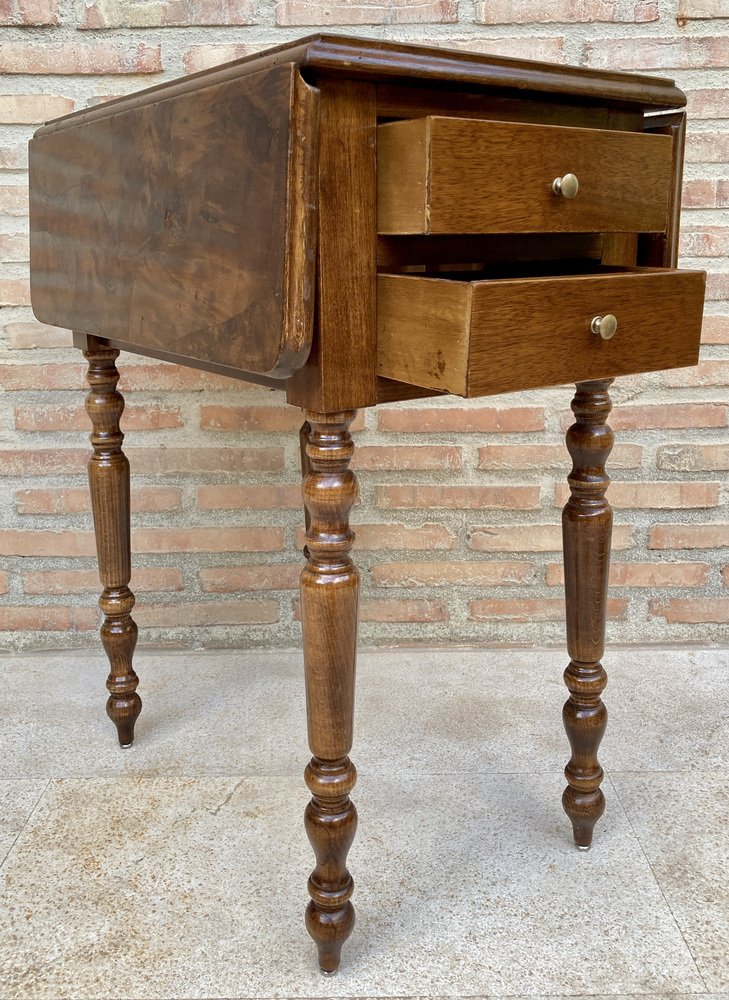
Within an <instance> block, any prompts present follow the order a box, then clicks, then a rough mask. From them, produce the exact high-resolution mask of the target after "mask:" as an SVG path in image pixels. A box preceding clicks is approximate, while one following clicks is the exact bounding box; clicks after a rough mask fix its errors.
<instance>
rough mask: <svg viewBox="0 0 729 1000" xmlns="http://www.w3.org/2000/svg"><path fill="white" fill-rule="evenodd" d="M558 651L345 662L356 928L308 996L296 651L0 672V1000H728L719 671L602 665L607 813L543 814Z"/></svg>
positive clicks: (724, 687) (726, 655)
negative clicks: (109, 709)
mask: <svg viewBox="0 0 729 1000" xmlns="http://www.w3.org/2000/svg"><path fill="white" fill-rule="evenodd" d="M565 662H566V660H565V656H564V654H563V653H561V652H555V651H544V650H529V651H525V650H488V651H482V650H480V651H474V650H460V649H459V650H426V649H417V650H378V651H374V652H365V653H362V654H361V656H360V667H359V680H358V704H357V735H356V742H355V749H354V751H353V754H352V756H353V759H354V761H355V763H356V764H357V767H358V769H359V774H360V778H359V782H358V785H357V788H356V794H355V801H356V804H357V807H358V810H359V815H360V825H359V832H358V835H357V838H356V840H355V845H354V847H353V849H352V851H351V853H350V867H351V869H352V871H353V873H354V876H355V881H356V890H355V904H356V907H357V927H356V928H355V931H354V934H353V936H352V938H351V939H350V941H349V942H348V944H347V945H346V946H345V951H344V958H343V964H342V968H341V970H340V973H339V975H338V976H336V977H334V978H332V979H324V978H323V977H322V976H320V974H319V972H318V970H317V966H316V961H315V952H314V947H313V945H312V944H311V942H310V941H309V938H308V936H307V934H306V932H305V930H304V927H303V920H302V911H303V906H304V902H305V900H306V892H305V882H306V877H307V875H308V872H309V870H310V868H311V864H312V858H311V852H310V849H309V846H308V842H307V841H306V837H305V835H304V832H303V827H302V819H301V817H302V813H303V808H304V805H305V802H306V800H307V793H306V789H305V787H304V784H303V780H302V769H303V765H304V763H305V761H306V759H307V749H306V744H305V722H304V712H303V696H302V679H301V665H300V655H299V654H298V653H261V652H233V651H226V652H215V653H190V652H184V653H183V652H164V653H153V652H149V651H144V650H142V651H141V652H140V653H139V655H138V657H137V669H138V672H139V674H140V676H141V677H142V685H141V688H140V691H141V693H142V697H143V699H144V703H145V705H144V710H143V712H142V716H141V719H140V721H139V724H138V730H137V735H138V740H137V743H136V744H135V746H134V747H133V748H132V749H131V750H127V751H122V750H120V749H118V748H117V747H116V746H115V745H114V734H113V730H112V727H111V724H110V723H109V722H108V721H107V720H106V718H105V716H104V714H103V700H104V693H103V678H104V675H105V667H104V664H103V662H102V658H101V656H98V655H96V656H92V655H89V654H87V653H67V652H66V653H58V654H48V653H43V654H36V655H34V656H33V655H23V656H8V655H6V656H3V657H1V658H0V684H2V691H1V693H0V711H1V712H2V719H1V720H0V799H1V800H2V802H1V805H0V859H4V862H3V865H2V872H1V874H2V881H1V884H0V893H1V897H2V898H0V998H2V1000H21V998H22V1000H41V998H54V1000H61V998H71V1000H91V998H99V1000H115V998H124V1000H142V998H145V1000H146V998H165V1000H172V998H193V997H194V998H243V997H246V998H248V997H441V996H443V997H445V996H448V997H456V996H468V997H475V996H509V997H519V996H524V997H526V996H529V997H544V996H572V997H576V996H587V995H589V996H591V997H595V996H611V997H617V996H621V995H622V996H627V995H641V996H646V995H650V996H659V995H661V996H662V995H666V994H671V995H672V996H673V997H676V995H694V994H702V995H703V996H714V997H716V996H719V995H722V996H725V997H729V699H727V691H729V651H727V650H722V649H713V650H707V649H671V650H664V649H657V648H653V649H650V650H638V649H612V650H611V651H610V652H609V655H608V657H607V658H606V667H607V669H608V672H609V674H610V676H611V683H610V686H609V687H608V691H607V694H606V701H607V703H608V706H609V709H610V713H611V719H610V724H609V726H608V735H607V736H606V738H605V741H604V744H603V753H602V760H603V763H604V766H605V770H606V774H607V777H606V780H605V784H604V788H605V794H606V797H607V800H608V805H607V811H606V814H605V817H604V819H603V820H602V821H601V823H600V824H599V827H598V831H597V836H596V843H595V846H594V848H593V850H592V851H590V852H586V853H583V852H578V851H576V850H575V849H574V848H573V847H572V845H571V839H570V831H569V824H568V822H567V820H566V818H565V817H564V816H563V814H562V810H561V807H560V801H559V800H560V794H561V789H562V785H563V779H562V775H561V768H562V765H563V763H564V761H565V759H566V756H567V754H566V740H565V737H564V735H563V732H562V725H561V719H560V709H561V705H562V702H563V700H564V688H563V686H562V682H561V672H562V669H563V667H564V665H565Z"/></svg>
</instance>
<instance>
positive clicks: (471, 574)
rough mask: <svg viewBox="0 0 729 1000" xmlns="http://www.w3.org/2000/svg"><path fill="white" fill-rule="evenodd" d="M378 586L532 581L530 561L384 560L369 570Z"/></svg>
mask: <svg viewBox="0 0 729 1000" xmlns="http://www.w3.org/2000/svg"><path fill="white" fill-rule="evenodd" d="M370 574H371V576H372V581H373V583H375V584H376V585H377V586H378V587H452V586H459V587H503V586H509V585H511V584H524V583H531V582H532V580H533V578H534V565H533V563H530V562H525V561H522V562H492V561H490V560H489V561H486V560H482V561H479V562H462V561H459V562H420V563H402V562H401V563H382V564H381V565H380V566H373V567H372V569H371V570H370Z"/></svg>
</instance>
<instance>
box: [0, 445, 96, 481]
mask: <svg viewBox="0 0 729 1000" xmlns="http://www.w3.org/2000/svg"><path fill="white" fill-rule="evenodd" d="M90 454H91V448H85V449H81V448H19V449H17V450H14V451H0V476H54V475H64V474H65V473H70V474H71V475H83V476H85V475H86V465H87V463H88V460H89V455H90Z"/></svg>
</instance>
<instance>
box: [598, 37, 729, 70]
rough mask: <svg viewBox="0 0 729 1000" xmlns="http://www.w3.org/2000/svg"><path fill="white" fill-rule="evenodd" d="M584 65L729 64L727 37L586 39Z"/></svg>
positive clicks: (703, 66)
mask: <svg viewBox="0 0 729 1000" xmlns="http://www.w3.org/2000/svg"><path fill="white" fill-rule="evenodd" d="M586 56H587V65H588V66H594V67H595V68H597V69H619V70H632V71H642V70H653V69H706V68H711V67H719V68H723V67H725V66H729V38H726V37H716V36H715V37H708V38H695V37H692V38H645V37H644V38H638V37H635V36H634V35H631V36H630V37H629V38H601V39H599V40H597V41H593V42H588V43H587V48H586Z"/></svg>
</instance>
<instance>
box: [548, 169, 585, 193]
mask: <svg viewBox="0 0 729 1000" xmlns="http://www.w3.org/2000/svg"><path fill="white" fill-rule="evenodd" d="M552 190H553V191H554V193H555V194H559V195H561V196H562V197H563V198H576V197H577V192H578V191H579V190H580V182H579V181H578V180H577V178H576V177H575V175H574V174H565V175H564V177H557V178H556V179H555V180H553V181H552Z"/></svg>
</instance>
